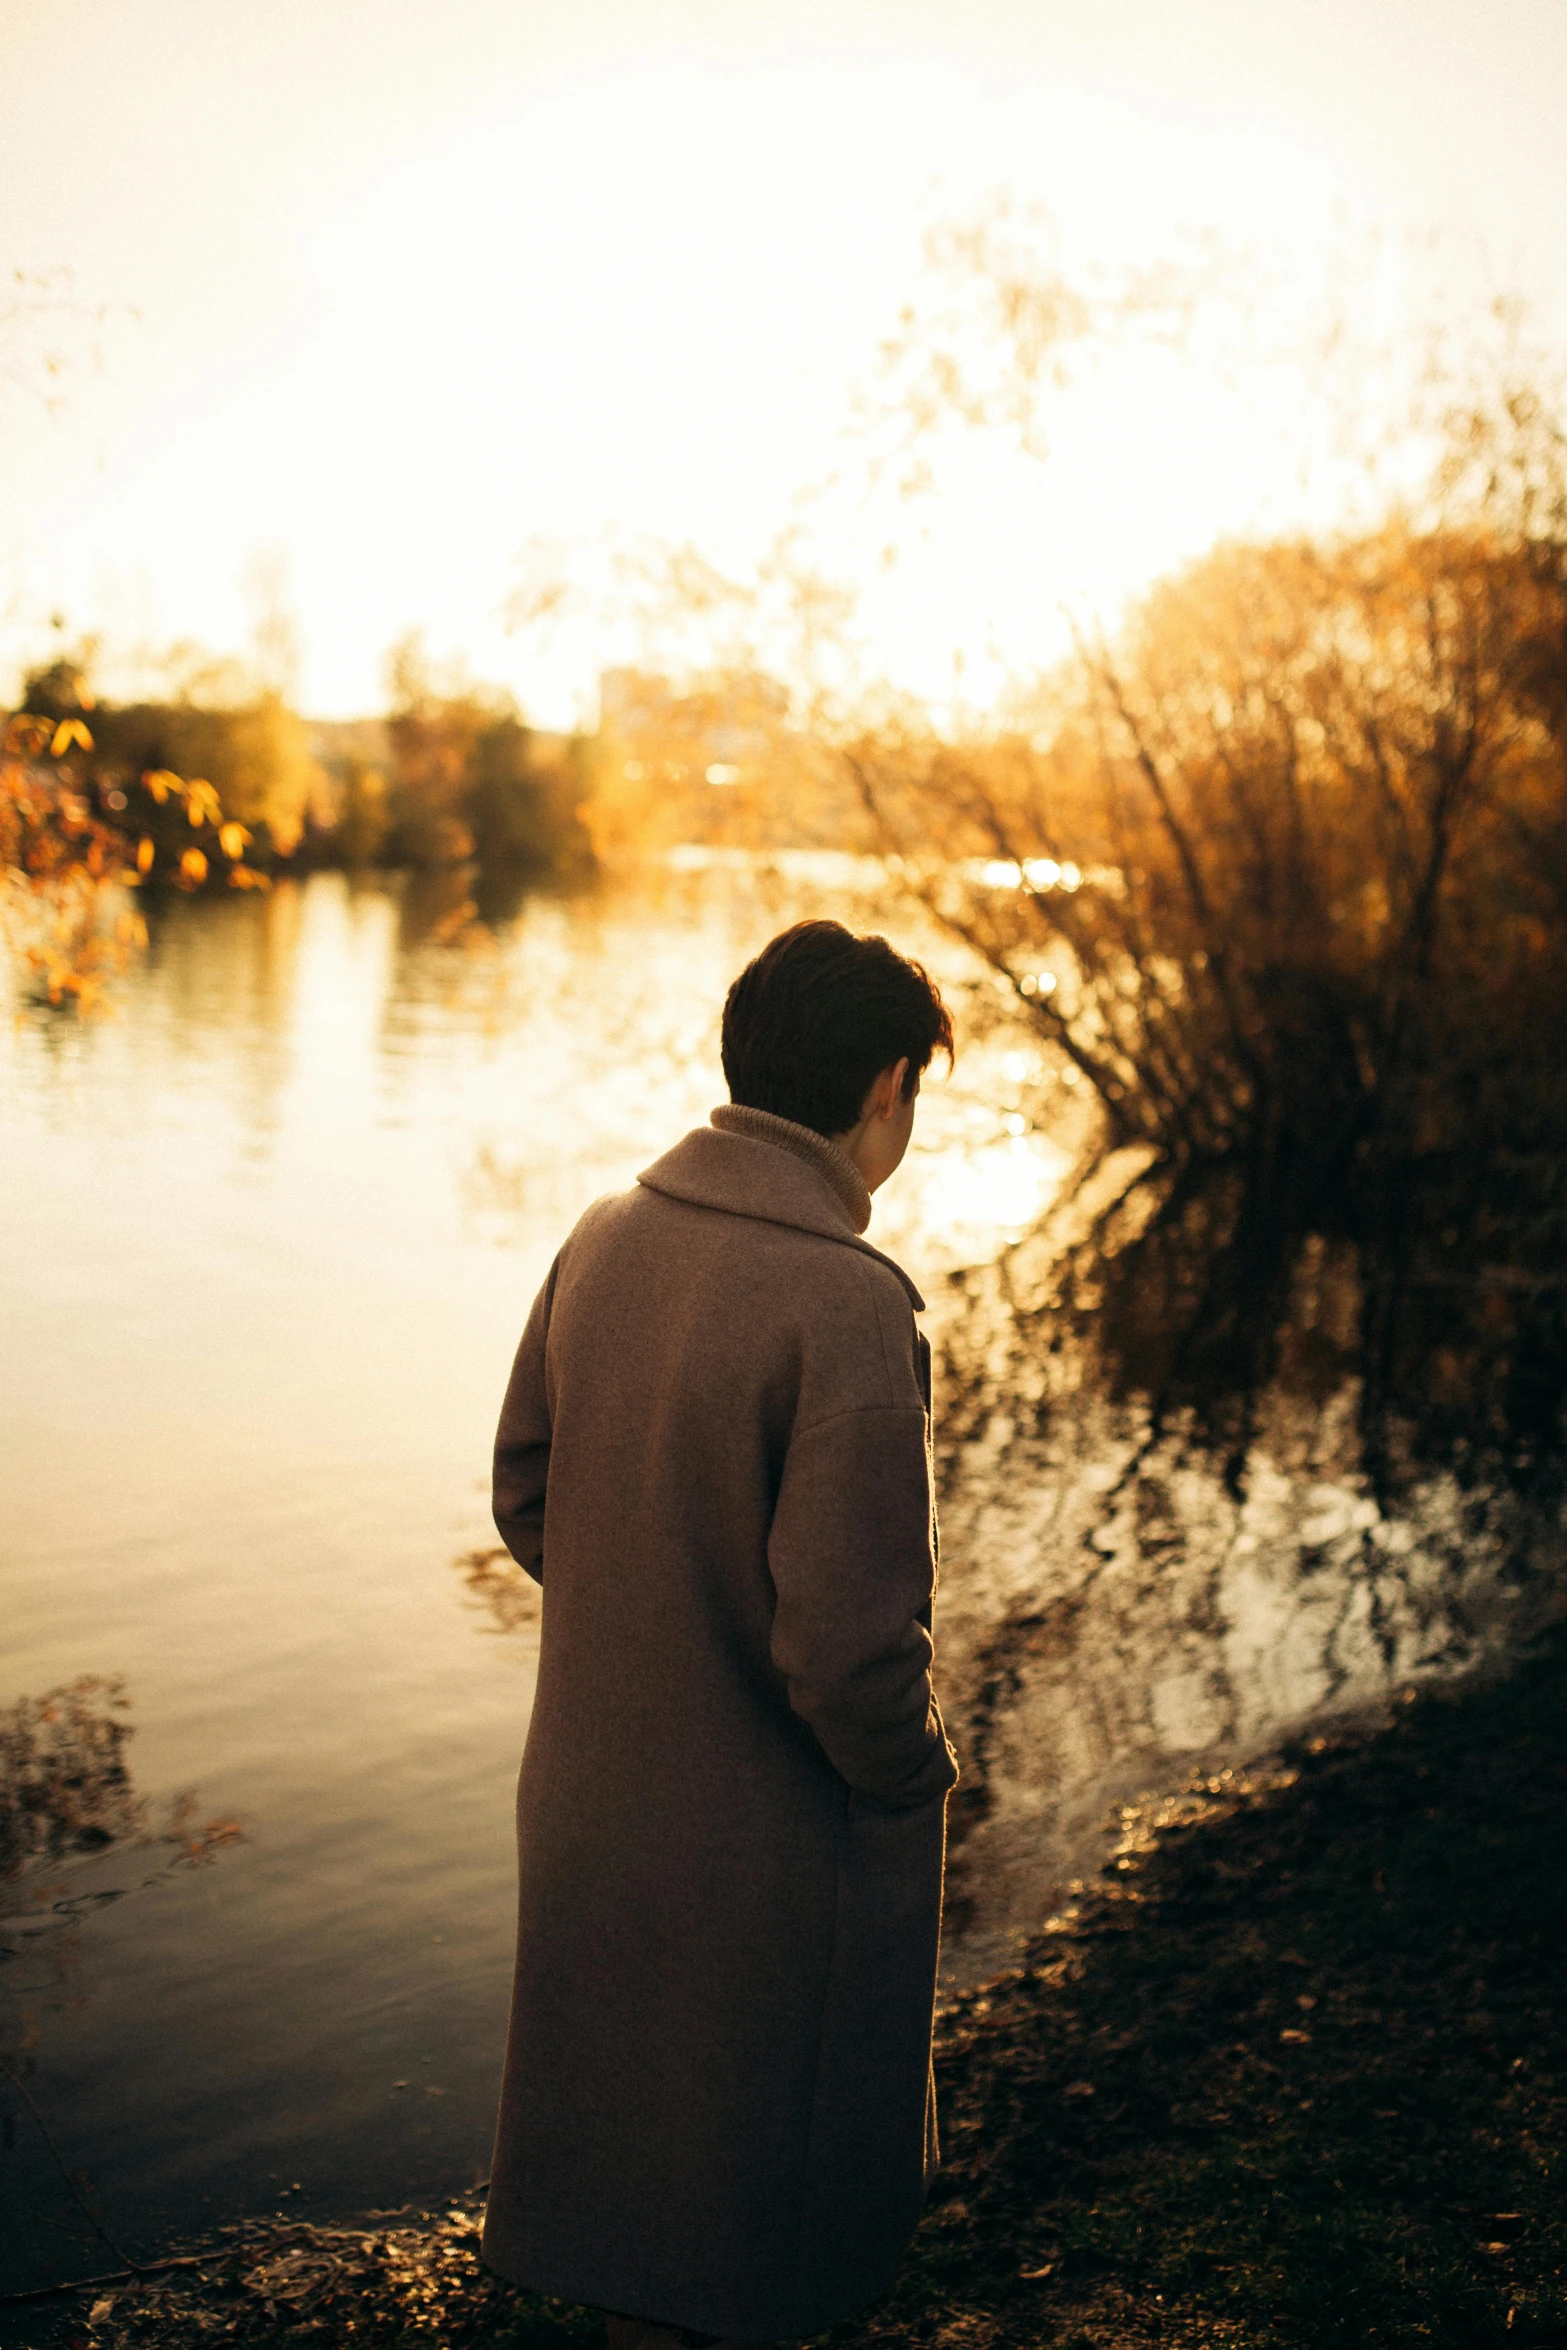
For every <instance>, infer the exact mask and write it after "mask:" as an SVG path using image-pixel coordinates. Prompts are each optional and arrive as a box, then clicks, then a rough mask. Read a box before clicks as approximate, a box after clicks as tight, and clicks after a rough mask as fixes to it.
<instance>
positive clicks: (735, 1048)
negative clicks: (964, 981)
mask: <svg viewBox="0 0 1567 2350" xmlns="http://www.w3.org/2000/svg"><path fill="white" fill-rule="evenodd" d="M938 1049H939V1050H940V1051H942V1052H944V1053H945V1054H946V1056H947V1058H948V1060H950V1059H951V1058H952V1015H951V1014H950V1013H949V1011H948V1010H947V1007H946V1005H945V1004H944V1003H943V1002H942V1000H941V997H940V994H939V993H938V992H937V988H936V984H935V982H934V980H933V979H931V978H930V976H929V974H928V973H927V972H925V971H924V970H922V968H921V967H920V965H919V964H918V963H913V962H910V960H909V959H908V957H907V956H906V955H900V954H899V953H898V952H897V950H896V948H894V947H890V946H889V945H888V944H887V941H886V940H885V939H884V938H856V937H855V935H854V933H853V931H852V930H845V928H844V926H843V924H842V923H841V922H797V923H796V924H795V925H794V928H793V929H792V930H783V931H780V932H779V934H778V936H777V937H776V938H775V939H773V940H772V941H771V943H770V944H769V945H767V946H765V947H763V949H762V951H761V953H760V954H759V955H758V956H757V957H756V959H755V961H754V962H751V963H747V965H746V967H745V969H744V970H743V971H742V972H741V974H740V976H739V978H738V979H737V980H736V981H735V983H734V985H733V987H732V988H731V989H730V990H729V995H728V998H727V1000H726V1002H725V1004H724V1038H723V1057H724V1076H725V1077H726V1079H727V1080H728V1083H729V1097H730V1099H731V1101H735V1102H740V1103H743V1104H744V1105H745V1107H746V1108H747V1109H750V1110H770V1111H771V1112H772V1114H773V1116H774V1117H775V1118H791V1119H793V1121H794V1123H795V1124H796V1125H797V1126H809V1127H810V1128H811V1129H812V1131H813V1132H814V1133H817V1134H846V1133H847V1132H848V1131H849V1128H850V1127H851V1126H857V1125H858V1124H859V1122H860V1117H861V1114H862V1112H863V1110H864V1108H865V1097H866V1095H867V1094H868V1093H869V1092H870V1089H871V1087H872V1085H873V1084H874V1083H875V1081H876V1079H877V1077H878V1076H879V1075H880V1074H881V1072H882V1070H883V1069H886V1068H890V1067H891V1065H892V1063H893V1062H894V1061H901V1060H903V1059H904V1058H905V1057H906V1058H907V1060H908V1064H909V1072H908V1076H907V1077H906V1078H905V1080H904V1087H903V1098H904V1100H905V1101H907V1100H908V1098H909V1096H910V1094H912V1093H913V1091H914V1088H915V1085H916V1083H917V1082H918V1080H919V1076H920V1072H921V1071H922V1070H923V1069H924V1068H926V1066H927V1065H928V1063H929V1061H930V1057H931V1055H932V1053H934V1052H936V1051H937V1050H938Z"/></svg>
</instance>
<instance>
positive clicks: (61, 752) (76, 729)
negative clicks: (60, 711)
mask: <svg viewBox="0 0 1567 2350" xmlns="http://www.w3.org/2000/svg"><path fill="white" fill-rule="evenodd" d="M72 743H80V744H81V746H82V749H83V750H84V751H90V750H91V749H92V736H91V735H90V734H89V733H88V731H87V729H86V727H85V726H84V725H83V724H82V722H81V720H80V719H79V718H62V719H61V721H60V723H59V725H58V726H57V727H56V728H55V730H54V736H53V739H52V741H51V742H50V745H49V750H50V755H51V756H52V757H53V758H56V759H63V758H64V756H65V754H66V752H67V751H68V750H69V749H70V747H71V745H72Z"/></svg>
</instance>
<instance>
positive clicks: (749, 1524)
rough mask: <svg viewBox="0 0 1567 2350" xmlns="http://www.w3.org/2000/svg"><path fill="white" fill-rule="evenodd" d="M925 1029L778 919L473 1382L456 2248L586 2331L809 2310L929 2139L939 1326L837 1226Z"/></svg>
mask: <svg viewBox="0 0 1567 2350" xmlns="http://www.w3.org/2000/svg"><path fill="white" fill-rule="evenodd" d="M938 1048H940V1049H941V1050H942V1051H944V1052H945V1053H947V1055H948V1056H949V1058H950V1055H951V1051H952V1024H951V1020H950V1018H949V1016H948V1013H947V1011H946V1008H945V1006H944V1005H943V1003H942V1001H941V998H940V996H939V994H938V993H937V991H936V988H935V987H934V986H933V984H932V983H931V981H930V980H929V979H928V978H927V976H926V974H925V973H924V971H922V970H921V969H920V967H919V965H918V964H916V963H911V962H908V961H906V960H905V959H904V958H903V957H902V956H900V955H898V954H896V953H895V952H894V950H893V949H892V948H891V947H890V946H889V945H888V944H887V942H886V941H885V940H884V939H880V938H855V937H854V936H852V935H851V933H850V932H849V931H847V930H845V929H844V928H843V927H842V926H841V925H840V924H838V923H836V922H802V923H799V924H797V925H796V926H795V928H794V929H792V930H787V931H785V932H784V933H783V934H782V935H781V936H780V937H778V938H775V939H774V940H773V941H772V943H771V945H770V946H768V947H767V948H766V949H764V951H763V952H762V953H761V954H760V955H759V956H757V958H756V960H755V961H754V962H753V963H751V964H749V965H748V966H747V967H746V969H745V970H744V971H743V972H742V973H741V974H740V976H739V978H738V979H737V980H736V981H735V983H734V986H733V987H732V988H731V989H730V992H729V997H728V1001H727V1003H726V1005H725V1007H724V1022H723V1065H724V1075H725V1078H726V1079H727V1081H728V1084H729V1090H730V1094H731V1097H732V1098H731V1101H730V1103H729V1104H728V1105H726V1106H725V1107H723V1108H720V1109H717V1110H715V1111H714V1112H713V1114H712V1123H711V1125H710V1126H708V1127H705V1128H698V1129H697V1130H696V1131H695V1132H693V1133H691V1134H688V1135H687V1136H686V1138H685V1140H684V1141H683V1142H681V1143H678V1144H677V1145H676V1147H675V1148H674V1149H673V1150H672V1151H670V1152H668V1153H667V1154H666V1156H665V1157H663V1158H661V1159H659V1160H658V1161H656V1162H655V1164H654V1165H653V1166H651V1167H649V1168H648V1169H647V1170H646V1172H645V1173H644V1174H643V1175H641V1176H640V1177H639V1178H638V1182H637V1186H636V1188H635V1189H634V1190H632V1191H630V1192H627V1193H623V1194H621V1195H618V1196H616V1197H613V1198H609V1199H604V1200H600V1201H598V1202H597V1203H596V1205H595V1206H593V1207H591V1208H590V1209H589V1210H588V1212H587V1214H586V1215H585V1216H584V1217H583V1219H582V1221H581V1223H580V1224H578V1226H577V1228H576V1230H575V1231H574V1232H573V1233H572V1235H571V1237H570V1239H569V1240H568V1241H567V1242H566V1245H565V1247H564V1248H563V1249H562V1250H561V1252H560V1255H559V1257H558V1258H557V1259H556V1261H555V1264H554V1266H553V1267H552V1269H551V1271H550V1274H549V1278H548V1279H547V1280H546V1282H545V1284H544V1288H543V1290H542V1291H541V1292H540V1294H539V1297H538V1299H537V1300H536V1302H535V1304H534V1307H533V1311H532V1313H531V1315H530V1317H529V1320H528V1325H527V1328H526V1330H525V1331H524V1333H523V1338H522V1344H521V1346H520V1348H519V1350H518V1354H517V1360H516V1365H515V1368H514V1369H513V1372H512V1377H511V1384H510V1386H509V1387H508V1389H507V1393H506V1401H505V1405H504V1408H503V1410H502V1413H501V1422H500V1429H499V1433H498V1436H497V1439H496V1448H495V1522H496V1524H497V1526H498V1527H499V1529H500V1531H501V1534H502V1535H503V1536H504V1538H505V1541H506V1543H507V1546H508V1548H509V1549H510V1550H511V1552H512V1555H513V1556H514V1557H515V1558H516V1559H517V1560H518V1562H519V1563H520V1564H521V1565H522V1566H523V1567H524V1568H526V1570H527V1571H528V1573H529V1574H531V1575H533V1576H535V1577H537V1578H538V1579H539V1581H540V1582H541V1583H542V1584H543V1587H544V1595H545V1596H544V1615H543V1633H542V1640H541V1646H540V1657H539V1680H538V1694H537V1697H536V1699H535V1702H534V1711H533V1720H532V1725H531V1727H530V1729H529V1732H528V1741H527V1750H526V1754H525V1756H524V1760H523V1766H522V1778H521V1784H520V1788H519V1793H518V1841H519V1852H520V1865H521V1906H520V1922H519V1928H518V1947H517V1971H516V1980H515V1984H514V1988H513V1996H512V2013H511V2033H510V2039H509V2043H508V2047H507V2055H506V2070H505V2078H504V2081H503V2085H502V2092H501V2111H500V2122H499V2129H498V2135H497V2139H496V2147H495V2158H494V2165H493V2178H492V2184H491V2190H490V2204H489V2213H488V2217H487V2219H486V2223H485V2234H484V2253H485V2258H486V2259H487V2260H488V2261H489V2262H490V2263H491V2264H492V2266H494V2267H495V2268H497V2269H499V2270H500V2272H501V2273H502V2274H503V2275H504V2276H508V2277H510V2278H512V2279H513V2280H514V2281H515V2282H517V2283H519V2284H522V2285H527V2286H530V2287H532V2288H534V2289H535V2290H537V2291H541V2292H546V2293H551V2294H556V2295H559V2296H560V2297H562V2298H564V2299H567V2300H571V2301H578V2302H587V2303H589V2304H592V2305H594V2306H597V2307H599V2308H602V2309H604V2310H605V2311H606V2312H609V2313H611V2314H610V2321H609V2338H610V2343H611V2350H653V2346H654V2345H662V2344H670V2343H674V2342H689V2343H702V2342H711V2341H715V2340H721V2341H724V2342H729V2343H740V2342H747V2343H764V2342H772V2341H777V2340H781V2339H798V2338H799V2337H801V2336H804V2335H808V2334H812V2333H816V2332H818V2331H820V2329H821V2328H823V2327H824V2326H827V2325H831V2324H833V2323H834V2322H835V2321H837V2320H838V2319H840V2318H842V2317H844V2316H846V2315H848V2314H849V2313H850V2312H851V2311H853V2310H855V2309H856V2308H859V2307H861V2306H862V2305H863V2304H864V2303H865V2302H867V2301H869V2300H871V2299H873V2298H874V2297H875V2296H876V2295H877V2294H878V2293H880V2292H881V2291H882V2290H883V2289H884V2288H885V2287H886V2286H887V2285H888V2284H889V2283H890V2281H891V2279H892V2277H893V2275H894V2273H895V2271H896V2269H897V2266H898V2263H899V2261H900V2259H901V2257H902V2255H903V2252H904V2250H905V2249H906V2247H907V2244H908V2241H909V2238H910V2236H911V2234H912V2233H913V2230H914V2227H915V2224H916V2222H917V2220H918V2217H919V2213H920V2209H921V2205H922V2203H923V2199H924V2194H925V2188H926V2185H927V2183H928V2180H929V2177H930V2174H931V2171H932V2168H933V2166H934V2163H935V2159H936V2142H935V2113H934V2104H933V2097H932V2086H931V2062H930V2054H931V2019H932V2010H933V2006H934V1998H935V1983H936V1951H937V1934H938V1928H939V1921H940V1908H941V1872H942V1857H943V1837H944V1822H945V1808H946V1795H947V1790H948V1789H949V1788H950V1787H951V1785H952V1784H953V1782H954V1780H955V1779H956V1777H957V1771H956V1766H955V1765H954V1763H953V1760H952V1755H951V1751H950V1749H949V1747H948V1745H947V1741H946V1737H945V1734H944V1732H943V1729H942V1723H941V1716H940V1713H939V1711H938V1709H937V1706H936V1701H935V1697H934V1695H933V1692H932V1689H931V1680H930V1666H931V1653H932V1652H931V1637H930V1621H931V1593H932V1589H933V1585H934V1581H935V1567H934V1547H933V1535H934V1521H933V1516H932V1507H931V1487H930V1469H929V1457H930V1450H929V1441H930V1422H929V1406H930V1374H929V1363H930V1355H929V1349H928V1347H927V1345H926V1342H925V1340H924V1339H923V1338H922V1337H921V1336H920V1335H919V1333H918V1331H917V1330H916V1327H915V1322H914V1313H915V1310H916V1309H917V1308H919V1307H920V1306H921V1304H922V1303H923V1300H922V1299H921V1298H920V1296H919V1294H918V1292H917V1291H916V1290H915V1288H914V1286H913V1284H912V1282H910V1281H909V1280H908V1278H907V1276H906V1275H905V1274H903V1273H902V1272H900V1271H899V1269H898V1267H897V1266H896V1265H894V1264H893V1263H892V1262H891V1260H890V1259H889V1258H887V1257H884V1256H882V1255H881V1254H880V1253H879V1252H878V1251H877V1250H876V1249H874V1248H872V1247H871V1246H870V1245H869V1244H868V1243H867V1242H866V1241H864V1240H863V1239H861V1237H860V1235H861V1234H862V1233H863V1231H864V1229H865V1227H866V1225H867V1224H868V1222H869V1221H870V1212H871V1200H870V1195H871V1193H872V1192H873V1191H874V1190H875V1189H876V1188H877V1186H878V1185H879V1184H881V1183H883V1182H885V1181H886V1179H887V1177H888V1176H889V1175H891V1174H892V1172H893V1171H894V1169H895V1168H896V1167H897V1166H898V1164H899V1162H900V1160H901V1159H902V1157H903V1154H904V1152H905V1150H906V1149H907V1147H908V1142H909V1136H910V1132H911V1130H912V1127H913V1123H914V1112H915V1106H916V1100H917V1096H918V1091H919V1079H920V1075H921V1072H922V1071H923V1070H924V1069H925V1068H926V1067H927V1066H928V1064H929V1062H930V1059H931V1056H932V1054H933V1053H934V1052H935V1051H936V1050H937V1049H938Z"/></svg>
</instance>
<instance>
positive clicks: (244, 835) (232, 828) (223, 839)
mask: <svg viewBox="0 0 1567 2350" xmlns="http://www.w3.org/2000/svg"><path fill="white" fill-rule="evenodd" d="M249 839H250V834H249V833H248V832H247V831H246V829H245V827H244V825H243V824H225V825H224V826H223V827H222V829H221V830H220V832H219V834H218V844H219V846H220V847H221V849H222V851H223V854H224V855H225V857H232V858H234V859H235V861H236V862H237V861H238V860H239V859H240V858H241V857H242V856H243V855H244V854H245V844H246V842H247V841H248V840H249Z"/></svg>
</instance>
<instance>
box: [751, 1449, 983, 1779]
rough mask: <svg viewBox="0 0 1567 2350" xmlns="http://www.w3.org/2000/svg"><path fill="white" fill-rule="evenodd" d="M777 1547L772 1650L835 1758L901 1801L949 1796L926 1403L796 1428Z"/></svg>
mask: <svg viewBox="0 0 1567 2350" xmlns="http://www.w3.org/2000/svg"><path fill="white" fill-rule="evenodd" d="M767 1555H768V1565H769V1567H770V1569H771V1571H772V1577H773V1583H774V1587H775V1589H776V1592H777V1608H776V1611H775V1614H774V1617H773V1633H772V1657H773V1662H774V1664H775V1665H776V1666H777V1667H778V1670H779V1671H780V1672H781V1673H782V1674H783V1676H784V1679H785V1681H786V1683H787V1685H788V1691H789V1702H790V1704H791V1705H792V1706H793V1708H794V1710H795V1712H796V1713H797V1714H798V1715H799V1716H800V1718H801V1719H802V1720H803V1721H805V1722H808V1723H809V1724H810V1727H811V1728H812V1730H814V1732H815V1733H816V1737H817V1740H818V1743H819V1744H820V1746H821V1748H822V1751H823V1752H824V1754H825V1755H826V1757H827V1759H828V1761H829V1762H830V1763H831V1764H832V1765H833V1768H834V1769H835V1770H836V1771H838V1772H839V1773H840V1775H841V1776H842V1777H843V1778H845V1779H847V1781H848V1782H849V1785H850V1787H851V1788H853V1789H854V1790H855V1792H856V1793H857V1794H860V1795H864V1796H868V1797H870V1798H871V1799H872V1800H873V1801H876V1802H879V1803H885V1804H889V1805H892V1806H894V1807H896V1808H897V1809H899V1810H903V1809H908V1808H912V1807H913V1806H915V1805H917V1804H921V1803H928V1802H930V1801H932V1800H933V1799H934V1798H935V1797H937V1796H940V1795H944V1794H945V1793H946V1790H947V1789H948V1788H949V1787H950V1786H951V1785H952V1784H953V1782H954V1781H955V1780H956V1778H957V1775H958V1773H957V1765H956V1764H955V1762H954V1761H953V1759H952V1751H951V1749H950V1747H949V1746H948V1744H947V1740H946V1734H945V1732H944V1731H943V1729H942V1724H941V1715H940V1712H939V1710H938V1708H937V1705H936V1700H935V1694H934V1692H933V1690H932V1688H931V1678H930V1668H931V1655H932V1648H931V1638H930V1633H929V1631H928V1629H927V1626H928V1624H929V1621H930V1603H931V1591H932V1587H933V1585H934V1582H935V1564H934V1560H933V1558H932V1555H931V1507H930V1472H929V1461H928V1456H927V1453H926V1443H925V1415H924V1413H923V1411H921V1410H920V1409H918V1407H915V1408H914V1409H908V1408H905V1407H901V1406H892V1407H889V1408H886V1409H880V1410H868V1411H845V1412H839V1413H837V1414H835V1415H834V1416H833V1417H832V1418H831V1419H828V1420H825V1421H822V1422H820V1423H819V1424H818V1425H817V1426H816V1427H814V1428H810V1429H807V1430H806V1431H805V1432H804V1434H803V1435H800V1436H797V1437H796V1438H795V1439H794V1441H793V1443H792V1444H791V1445H790V1447H789V1451H788V1455H787V1458H786V1460H785V1463H784V1473H783V1480H782V1483H781V1485H780V1487H779V1493H778V1505H777V1508H776V1510H775V1512H774V1515H773V1524H772V1531H771V1533H770V1535H769V1537H768V1554H767Z"/></svg>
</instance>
